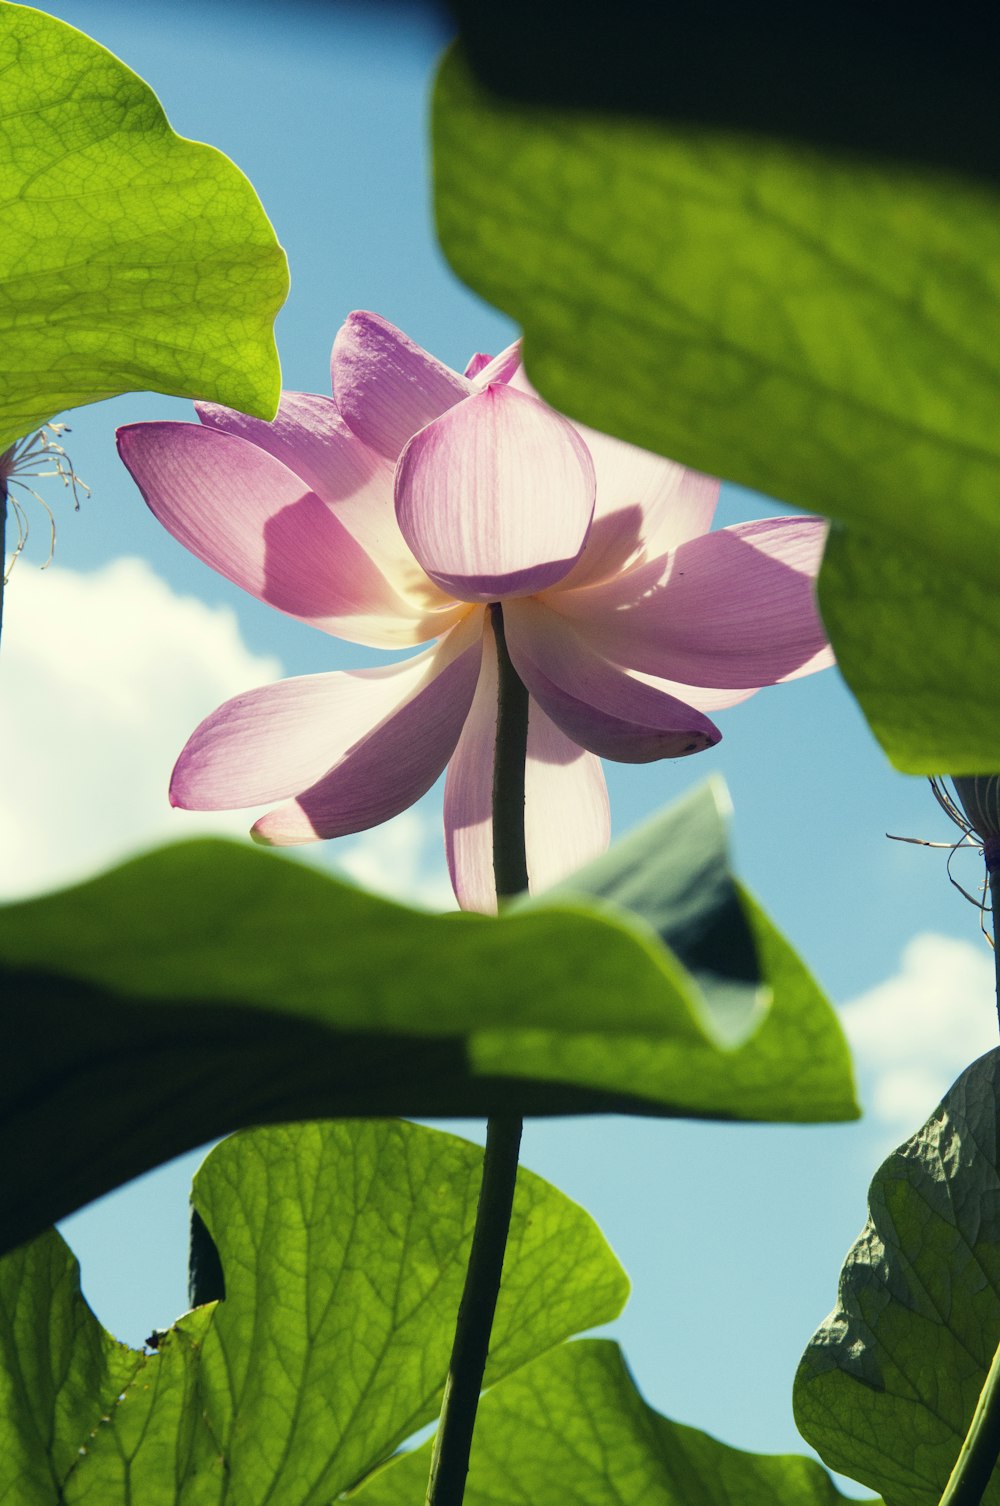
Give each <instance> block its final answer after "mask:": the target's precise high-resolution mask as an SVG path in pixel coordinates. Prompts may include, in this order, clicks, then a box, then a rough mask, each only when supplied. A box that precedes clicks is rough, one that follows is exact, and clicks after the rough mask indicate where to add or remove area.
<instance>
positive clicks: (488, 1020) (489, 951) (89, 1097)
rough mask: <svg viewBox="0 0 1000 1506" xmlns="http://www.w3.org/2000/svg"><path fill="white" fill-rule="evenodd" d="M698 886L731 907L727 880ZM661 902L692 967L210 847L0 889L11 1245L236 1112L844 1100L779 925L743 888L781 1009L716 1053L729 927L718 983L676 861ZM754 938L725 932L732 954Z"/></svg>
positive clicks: (2, 1109)
mask: <svg viewBox="0 0 1000 1506" xmlns="http://www.w3.org/2000/svg"><path fill="white" fill-rule="evenodd" d="M709 805H712V802H711V798H710V797H709ZM712 808H713V809H714V806H713V807H712ZM707 809H708V808H707V807H704V811H703V813H707ZM714 820H715V822H716V824H718V821H719V818H718V814H717V813H716V814H715V817H714ZM708 824H709V825H710V824H711V823H710V822H709V823H708ZM682 825H683V822H682ZM712 840H713V842H714V840H715V839H714V838H713V839H712ZM711 850H712V851H713V853H714V852H715V851H716V848H715V846H713V847H712V849H711ZM688 857H689V861H690V864H691V871H692V873H693V874H699V873H700V872H701V871H702V867H703V863H702V855H701V853H700V852H699V850H698V849H697V848H692V850H691V851H690V852H689V854H688ZM681 868H683V863H682V862H681ZM675 877H676V875H675ZM712 892H713V893H714V896H715V897H714V900H713V906H714V905H717V906H719V914H720V916H721V917H722V918H725V917H731V916H732V913H733V912H732V890H731V886H730V884H729V881H727V882H726V883H725V884H717V885H716V886H715V888H714V889H713V891H712ZM678 905H679V910H678V921H677V924H676V926H675V927H674V929H675V931H676V933H677V936H678V939H679V940H681V941H682V942H683V944H684V945H685V946H687V947H688V959H689V961H691V963H692V966H697V968H698V972H697V975H696V976H694V975H692V974H691V973H689V972H687V971H686V969H685V968H684V967H683V966H682V965H681V962H680V961H678V959H677V958H676V957H675V956H674V955H673V953H671V952H670V951H668V950H667V948H666V947H665V946H664V945H663V944H662V942H661V940H660V938H659V936H658V935H657V934H656V931H655V930H654V927H653V925H651V924H649V923H648V922H647V920H646V919H645V918H644V917H643V916H642V915H641V914H637V915H632V914H630V913H629V912H628V911H626V910H624V909H619V908H618V907H617V906H614V905H611V904H610V903H608V901H607V900H595V899H588V898H586V896H579V897H572V896H570V897H566V898H564V899H562V900H561V901H560V900H553V901H551V902H547V903H544V904H542V903H539V904H537V905H532V906H530V907H525V908H523V909H515V910H512V911H511V912H509V913H508V914H506V915H505V916H503V917H501V918H500V919H499V920H497V919H494V918H491V917H486V916H478V915H442V916H434V915H428V914H425V913H422V912H417V911H412V910H408V909H405V908H404V907H402V906H400V905H395V904H391V903H389V902H388V901H385V900H382V899H378V898H376V897H374V896H372V895H367V894H364V893H361V892H359V891H358V890H355V889H352V888H350V887H348V886H346V885H344V884H339V883H337V882H336V881H335V880H333V879H329V878H326V877H324V876H323V875H321V874H319V873H317V872H315V871H314V870H310V869H308V868H305V867H302V866H301V865H299V864H296V863H292V862H289V861H288V860H283V859H280V858H276V857H275V856H273V855H272V854H268V853H263V852H260V851H259V850H257V849H254V848H250V847H237V846H233V845H229V844H226V843H221V842H199V843H191V844H185V845H183V846H173V847H168V848H165V849H162V850H161V851H160V852H157V853H153V854H150V855H149V856H148V857H144V858H140V859H136V860H135V861H134V862H132V863H128V864H126V865H125V866H124V867H122V868H120V869H117V870H115V871H113V872H111V873H109V874H105V875H104V876H102V877H101V878H99V879H95V880H93V881H92V882H90V883H87V884H83V885H81V886H80V887H79V888H76V889H71V890H67V891H66V892H64V893H61V894H57V895H52V896H46V897H45V898H42V899H40V900H32V901H29V902H26V903H22V904H17V905H11V906H8V907H7V908H5V909H0V978H2V981H3V988H4V991H5V998H6V999H8V1000H9V1001H10V1005H9V1018H8V1026H7V1041H6V1051H5V1053H4V1057H3V1059H2V1061H0V1167H2V1171H0V1189H2V1198H3V1207H4V1213H5V1217H4V1224H3V1230H2V1240H3V1242H4V1247H6V1248H10V1247H12V1246H13V1245H16V1244H17V1243H19V1242H20V1241H21V1240H23V1239H27V1238H30V1237H31V1235H33V1234H35V1233H38V1232H39V1230H40V1229H42V1228H44V1227H46V1225H47V1224H49V1223H51V1222H53V1221H54V1220H55V1219H57V1218H60V1217H62V1216H63V1215H64V1214H66V1213H68V1212H70V1211H71V1210H72V1209H73V1208H76V1207H79V1206H80V1205H81V1204H82V1203H85V1202H87V1201H89V1200H90V1199H91V1198H94V1197H97V1196H98V1195H99V1194H101V1193H102V1192H106V1191H108V1190H109V1189H110V1188H111V1187H114V1186H117V1185H118V1184H119V1183H120V1182H123V1181H125V1180H127V1179H128V1178H129V1177H131V1176H134V1175H136V1174H137V1173H139V1172H140V1171H144V1170H146V1169H147V1168H148V1167H150V1166H154V1165H156V1164H158V1163H159V1162H161V1161H163V1160H166V1159H167V1158H169V1157H170V1156H172V1155H175V1154H177V1153H178V1152H180V1151H182V1150H184V1149H186V1148H187V1147H189V1146H191V1145H197V1144H199V1143H200V1142H202V1141H204V1140H206V1139H209V1138H211V1137H212V1136H214V1135H218V1134H221V1133H224V1132H226V1131H227V1130H230V1129H232V1128H233V1127H234V1126H239V1125H240V1124H261V1123H275V1122H280V1121H282V1120H287V1119H307V1118H323V1117H327V1116H330V1115H337V1114H358V1113H361V1114H375V1115H382V1114H394V1113H399V1114H408V1115H412V1116H418V1117H429V1116H446V1115H468V1114H477V1115H478V1114H488V1113H497V1112H517V1113H584V1112H596V1111H617V1112H638V1113H648V1114H685V1115H692V1116H704V1117H710V1118H750V1119H787V1120H800V1121H809V1122H812V1121H816V1120H822V1119H845V1118H852V1117H854V1115H855V1113H856V1106H855V1101H854V1091H853V1084H852V1081H851V1071H850V1062H849V1058H848V1054H847V1049H846V1046H845V1044H844V1040H843V1036H842V1034H841V1032H840V1029H839V1026H838V1025H837V1022H836V1018H835V1016H834V1013H833V1011H832V1009H831V1008H830V1006H829V1004H828V1003H827V1002H826V1000H825V999H824V997H823V995H822V994H821V993H820V991H819V990H818V989H817V988H816V985H815V984H814V983H813V982H812V980H811V978H810V977H809V975H808V973H807V972H806V971H805V969H804V967H803V966H802V964H801V963H799V962H798V961H797V959H796V958H795V957H794V954H793V953H792V952H791V951H790V949H789V948H788V946H787V944H786V943H785V942H783V941H782V940H781V938H780V937H779V936H778V935H777V933H776V932H775V931H774V930H773V929H772V928H771V927H770V925H769V924H768V922H767V921H766V920H765V919H764V917H763V916H762V915H761V914H760V912H759V911H758V910H757V909H756V907H755V906H753V904H752V902H750V901H747V902H746V912H745V913H746V917H747V919H748V920H749V924H750V927H751V929H752V931H753V937H754V941H755V944H756V952H757V955H758V957H759V959H760V960H759V984H758V983H756V982H755V981H754V980H752V979H746V980H744V981H743V983H742V984H741V985H740V986H741V987H742V989H743V992H744V993H745V994H746V995H747V996H750V997H756V994H757V993H758V992H761V993H762V994H769V995H770V996H771V998H772V1003H771V1007H770V1009H769V1010H766V1011H765V1010H764V1009H760V1011H759V1016H758V1017H755V1018H757V1028H756V1029H755V1030H754V1031H753V1033H751V1034H750V1035H749V1036H748V1037H747V1038H746V1040H745V1043H744V1044H742V1045H741V1046H739V1048H738V1049H733V1048H732V1044H731V1035H732V1026H733V1008H732V999H733V996H734V992H735V984H734V981H733V979H732V978H730V977H728V976H726V970H727V969H728V968H729V967H730V965H731V963H732V953H731V952H727V950H726V948H725V947H724V946H722V945H721V944H720V946H719V957H720V962H719V965H718V969H717V971H718V973H719V975H720V976H719V977H714V976H713V972H712V969H711V967H709V966H708V965H707V962H706V957H705V954H704V951H702V952H701V953H699V952H698V947H697V937H698V935H699V934H700V935H702V936H703V937H710V936H711V935H712V934H713V930H714V929H717V928H716V926H715V922H714V921H713V919H712V909H713V906H709V907H708V909H707V910H706V911H704V912H702V913H698V909H697V906H694V907H692V905H691V903H690V899H689V898H688V897H687V896H686V895H685V893H684V884H683V881H682V880H679V879H678ZM653 919H654V921H655V922H656V924H657V925H660V926H662V927H663V929H664V934H668V933H669V932H670V928H671V923H670V919H669V915H667V914H665V913H662V912H658V913H657V914H656V915H654V916H653ZM741 924H742V925H743V927H744V928H745V927H746V924H747V920H746V919H744V920H742V921H741ZM752 955H753V946H752V945H751V947H750V949H749V951H748V949H747V947H746V943H745V938H743V939H741V941H740V943H739V946H738V948H737V959H738V961H739V965H740V966H742V967H744V968H745V967H746V965H747V962H748V958H749V957H752ZM738 981H739V980H737V982H738ZM716 1022H718V1023H716ZM737 1023H739V1024H740V1026H741V1029H743V1031H744V1033H745V1031H746V1026H747V1023H748V1020H747V1018H746V1017H742V1018H740V1019H738V1021H737ZM750 1023H752V1021H751V1022H750ZM726 1028H728V1030H729V1032H730V1035H729V1037H728V1038H727V1036H726V1035H725V1029H726Z"/></svg>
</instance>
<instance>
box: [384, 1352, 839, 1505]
mask: <svg viewBox="0 0 1000 1506" xmlns="http://www.w3.org/2000/svg"><path fill="white" fill-rule="evenodd" d="M429 1454H430V1445H425V1446H424V1447H423V1448H422V1449H419V1450H417V1451H416V1452H414V1453H412V1454H408V1455H406V1456H405V1457H403V1458H402V1459H400V1460H399V1461H397V1462H395V1463H392V1464H390V1465H388V1467H387V1468H386V1469H384V1470H383V1471H381V1472H380V1473H379V1474H377V1475H376V1476H375V1477H374V1478H373V1479H372V1480H371V1481H370V1482H369V1483H368V1484H366V1485H365V1486H364V1488H363V1489H362V1491H361V1494H360V1496H359V1500H360V1501H362V1502H364V1503H365V1506H420V1503H421V1501H422V1500H423V1485H424V1482H425V1481H426V1479H427V1468H428V1462H429ZM847 1499H848V1497H846V1496H843V1495H841V1493H840V1491H839V1490H838V1489H837V1487H836V1486H835V1485H834V1483H833V1481H832V1480H831V1479H830V1476H829V1475H828V1474H827V1473H826V1470H824V1469H823V1468H821V1466H820V1465H818V1464H816V1463H815V1461H814V1460H812V1459H803V1458H799V1457H797V1456H796V1455H794V1454H779V1455H766V1454H748V1453H744V1452H743V1451H742V1450H741V1449H735V1448H729V1447H728V1446H727V1445H726V1444H724V1443H719V1442H718V1441H717V1440H716V1439H715V1438H711V1437H709V1435H708V1434H707V1433H701V1432H699V1431H698V1430H697V1429H696V1428H689V1427H682V1426H681V1425H680V1424H679V1423H676V1422H671V1421H670V1420H669V1418H666V1417H663V1416H661V1415H660V1413H658V1412H654V1411H653V1409H652V1408H651V1407H649V1406H647V1405H646V1403H645V1402H644V1401H643V1399H642V1397H641V1396H640V1395H639V1392H638V1391H637V1390H636V1388H635V1385H634V1383H633V1381H632V1378H631V1376H630V1375H629V1373H628V1370H627V1368H626V1366H625V1363H624V1360H623V1358H622V1354H621V1351H620V1350H619V1348H618V1346H617V1345H616V1344H611V1343H609V1342H607V1341H606V1340H600V1339H586V1340H582V1341H580V1342H579V1343H574V1344H564V1345H562V1346H561V1348H559V1349H557V1350H554V1351H553V1352H552V1353H551V1354H547V1355H545V1356H543V1357H542V1358H541V1359H539V1360H535V1361H533V1363H532V1364H530V1365H526V1366H525V1368H524V1369H523V1370H520V1371H519V1372H518V1374H517V1375H515V1376H512V1377H511V1378H510V1379H509V1380H506V1381H504V1382H503V1384H502V1385H500V1386H497V1387H496V1389H495V1390H493V1391H491V1392H490V1393H489V1394H488V1395H487V1396H485V1397H484V1398H483V1401H482V1404H481V1406H480V1410H479V1418H478V1421H477V1426H476V1436H475V1441H474V1443H473V1449H472V1466H471V1469H470V1472H469V1484H468V1488H467V1490H466V1495H465V1500H466V1502H467V1506H513V1503H514V1502H518V1503H520V1502H522V1501H525V1502H526V1501H531V1502H532V1503H533V1506H564V1503H565V1502H567V1501H572V1502H573V1503H574V1506H622V1503H629V1506H633V1503H634V1506H839V1503H841V1502H843V1501H845V1500H847Z"/></svg>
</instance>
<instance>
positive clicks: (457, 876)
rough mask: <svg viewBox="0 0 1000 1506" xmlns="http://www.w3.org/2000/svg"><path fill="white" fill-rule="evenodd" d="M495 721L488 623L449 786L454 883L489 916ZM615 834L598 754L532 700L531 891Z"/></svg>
mask: <svg viewBox="0 0 1000 1506" xmlns="http://www.w3.org/2000/svg"><path fill="white" fill-rule="evenodd" d="M496 720H497V660H496V646H495V641H494V639H493V635H492V631H491V629H490V628H489V625H488V624H487V628H486V633H485V636H484V642H483V667H482V672H481V674H480V678H479V684H478V686H477V687H476V695H475V699H474V701H473V703H472V710H471V711H470V712H469V715H468V718H467V719H466V723H465V726H464V728H463V729H462V735H461V737H460V738H459V740H458V746H457V747H456V749H455V752H454V754H453V755H452V758H451V761H450V763H449V764H448V777H447V779H446V781H445V787H444V824H445V841H446V846H447V852H448V870H449V872H450V874H451V882H452V887H453V889H454V890H455V895H456V898H457V899H458V902H459V904H460V905H461V906H462V908H463V910H480V911H483V912H484V913H486V914H493V913H495V911H496V908H497V898H496V885H495V882H494V878H493V812H492V797H493V761H494V755H495V751H496ZM610 832H611V818H610V813H609V809H608V792H607V786H606V785H605V783H604V773H603V771H602V769H601V765H600V761H599V759H597V758H595V757H594V756H593V754H591V753H586V752H584V750H583V749H582V748H580V747H578V746H577V745H576V743H573V742H571V741H570V740H569V738H568V737H566V736H565V735H564V734H563V733H562V732H560V730H559V728H558V727H556V726H555V725H554V724H553V723H552V722H551V721H550V720H549V718H548V717H547V716H546V715H545V713H544V712H543V711H542V709H541V707H540V706H539V705H538V704H537V703H536V702H535V701H531V702H530V703H529V712H528V757H527V763H526V766H525V789H524V839H525V852H526V856H527V860H528V887H529V889H530V891H531V892H532V893H533V894H536V893H538V891H539V890H541V889H546V888H548V887H549V886H550V885H552V884H555V883H558V882H559V880H560V879H563V878H565V877H566V876H567V874H570V873H572V872H573V871H574V870H575V869H577V868H580V867H582V865H583V864H584V863H586V862H589V861H590V859H591V858H594V857H596V856H597V855H598V853H601V852H603V851H604V849H605V848H606V847H607V845H608V841H609V838H610Z"/></svg>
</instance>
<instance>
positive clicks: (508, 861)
mask: <svg viewBox="0 0 1000 1506" xmlns="http://www.w3.org/2000/svg"><path fill="white" fill-rule="evenodd" d="M490 617H491V620H492V623H493V635H494V637H495V638H496V645H497V666H498V678H497V741H496V752H495V755H494V759H493V877H494V879H495V880H496V886H497V900H498V902H499V904H500V906H501V908H502V906H503V902H504V900H505V899H510V898H512V896H513V895H515V894H522V893H523V892H524V890H525V889H527V887H528V859H527V856H526V854H525V850H524V769H525V764H526V763H527V758H528V692H527V690H526V689H525V686H524V684H523V683H522V681H521V678H520V676H519V675H518V672H517V670H516V669H515V668H514V666H513V664H512V663H511V662H510V654H509V653H508V652H507V639H506V636H505V634H504V627H503V608H502V607H501V606H500V603H499V602H494V603H493V605H492V606H491V607H490Z"/></svg>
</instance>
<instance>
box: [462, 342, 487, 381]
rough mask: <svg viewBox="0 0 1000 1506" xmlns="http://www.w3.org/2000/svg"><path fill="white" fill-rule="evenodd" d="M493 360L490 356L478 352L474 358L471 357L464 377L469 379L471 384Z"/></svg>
mask: <svg viewBox="0 0 1000 1506" xmlns="http://www.w3.org/2000/svg"><path fill="white" fill-rule="evenodd" d="M492 360H493V357H492V356H488V355H486V354H485V353H484V352H483V351H481V350H477V351H476V353H475V355H474V356H470V357H469V359H468V362H467V363H466V367H465V370H464V371H463V372H462V375H463V376H464V377H468V379H469V381H470V382H471V381H472V380H473V378H474V377H477V376H478V375H479V373H480V372H481V371H482V370H484V368H485V367H487V366H488V365H489V364H490V362H491V361H492Z"/></svg>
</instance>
